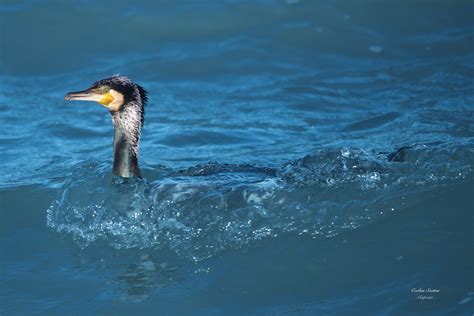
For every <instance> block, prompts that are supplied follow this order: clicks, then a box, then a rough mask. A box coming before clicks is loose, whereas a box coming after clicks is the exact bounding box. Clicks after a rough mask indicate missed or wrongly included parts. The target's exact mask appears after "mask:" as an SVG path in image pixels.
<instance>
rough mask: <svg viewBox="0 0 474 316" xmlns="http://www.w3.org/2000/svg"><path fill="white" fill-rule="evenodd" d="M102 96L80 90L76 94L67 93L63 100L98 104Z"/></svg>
mask: <svg viewBox="0 0 474 316" xmlns="http://www.w3.org/2000/svg"><path fill="white" fill-rule="evenodd" d="M102 97H103V96H102V95H100V94H97V93H94V92H91V91H89V90H82V91H76V92H69V93H68V94H66V95H65V96H64V100H66V101H74V100H81V101H96V102H99V101H100V100H101V99H102Z"/></svg>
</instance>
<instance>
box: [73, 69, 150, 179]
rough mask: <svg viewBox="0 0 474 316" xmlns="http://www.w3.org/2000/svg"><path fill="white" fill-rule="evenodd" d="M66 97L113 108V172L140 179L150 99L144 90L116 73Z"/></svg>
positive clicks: (109, 108) (111, 111)
mask: <svg viewBox="0 0 474 316" xmlns="http://www.w3.org/2000/svg"><path fill="white" fill-rule="evenodd" d="M64 100H66V101H72V100H82V101H96V102H98V103H99V104H101V105H103V106H104V107H106V108H107V109H108V110H109V111H110V114H111V116H112V123H113V126H114V166H113V170H114V173H115V174H116V175H118V176H121V177H124V178H130V177H139V178H141V173H140V168H139V167H138V147H139V144H140V137H141V131H142V128H143V123H144V118H145V104H146V103H147V101H148V97H147V92H146V91H145V89H143V88H142V87H141V86H139V85H138V84H136V83H134V82H133V81H132V80H130V79H129V78H127V77H125V76H120V75H114V76H111V77H108V78H105V79H102V80H99V81H97V82H95V83H94V84H92V85H91V86H90V87H89V88H87V89H85V90H82V91H76V92H69V93H67V94H66V95H65V96H64Z"/></svg>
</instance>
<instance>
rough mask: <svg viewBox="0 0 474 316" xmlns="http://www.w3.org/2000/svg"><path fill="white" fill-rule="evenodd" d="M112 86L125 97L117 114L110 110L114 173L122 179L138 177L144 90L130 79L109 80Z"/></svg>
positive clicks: (144, 98) (145, 97) (145, 100)
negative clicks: (112, 129) (113, 130)
mask: <svg viewBox="0 0 474 316" xmlns="http://www.w3.org/2000/svg"><path fill="white" fill-rule="evenodd" d="M111 87H112V88H113V89H115V90H117V91H119V92H120V93H122V94H123V96H124V104H123V105H122V106H121V107H120V109H119V110H118V111H111V112H110V114H111V115H112V122H113V125H114V129H115V133H114V173H115V174H116V175H118V176H121V177H133V176H137V177H141V175H140V169H139V167H138V148H139V144H140V136H141V131H142V127H143V123H144V115H145V103H146V102H147V96H146V91H145V90H144V89H143V88H142V87H140V86H139V85H137V84H135V83H133V82H132V81H131V80H130V79H128V78H126V77H122V76H114V77H112V85H111Z"/></svg>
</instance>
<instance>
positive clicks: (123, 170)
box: [114, 124, 141, 178]
mask: <svg viewBox="0 0 474 316" xmlns="http://www.w3.org/2000/svg"><path fill="white" fill-rule="evenodd" d="M114 125H115V126H114V173H115V174H116V175H118V176H120V177H124V178H130V177H139V178H141V174H140V168H139V167H138V148H135V146H138V144H135V145H134V144H132V143H131V141H130V138H129V137H127V136H126V134H125V133H126V131H125V130H124V129H123V127H121V126H120V125H119V124H114Z"/></svg>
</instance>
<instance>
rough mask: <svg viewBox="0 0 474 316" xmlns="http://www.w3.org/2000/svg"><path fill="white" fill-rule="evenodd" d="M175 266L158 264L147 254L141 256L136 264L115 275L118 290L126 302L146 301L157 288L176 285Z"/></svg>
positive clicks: (164, 263) (158, 262)
mask: <svg viewBox="0 0 474 316" xmlns="http://www.w3.org/2000/svg"><path fill="white" fill-rule="evenodd" d="M176 269H177V267H175V266H170V265H169V264H168V263H166V262H160V261H158V260H156V259H154V258H152V257H151V256H150V255H149V254H146V253H144V254H141V255H140V258H139V260H138V262H137V263H134V264H131V265H129V266H128V267H127V268H126V269H125V271H124V272H122V273H119V274H118V275H117V280H118V282H119V288H120V289H122V290H123V294H124V295H125V297H124V298H125V299H126V300H130V301H132V302H140V301H143V300H145V299H147V298H148V297H149V296H150V293H151V292H152V291H153V290H154V289H155V288H157V287H168V286H171V285H173V284H174V283H176V280H175V277H176V276H175V275H174V271H175V270H176Z"/></svg>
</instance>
